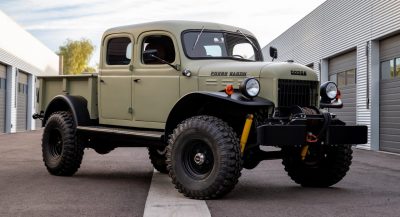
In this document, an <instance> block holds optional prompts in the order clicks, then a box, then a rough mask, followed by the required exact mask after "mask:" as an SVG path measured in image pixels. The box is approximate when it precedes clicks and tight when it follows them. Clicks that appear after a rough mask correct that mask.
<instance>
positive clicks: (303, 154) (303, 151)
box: [300, 145, 308, 160]
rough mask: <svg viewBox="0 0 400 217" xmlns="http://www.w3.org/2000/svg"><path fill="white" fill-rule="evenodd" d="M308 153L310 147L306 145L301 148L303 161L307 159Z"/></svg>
mask: <svg viewBox="0 0 400 217" xmlns="http://www.w3.org/2000/svg"><path fill="white" fill-rule="evenodd" d="M307 152H308V145H305V146H303V147H302V148H301V153H300V155H301V160H304V159H306V156H307Z"/></svg>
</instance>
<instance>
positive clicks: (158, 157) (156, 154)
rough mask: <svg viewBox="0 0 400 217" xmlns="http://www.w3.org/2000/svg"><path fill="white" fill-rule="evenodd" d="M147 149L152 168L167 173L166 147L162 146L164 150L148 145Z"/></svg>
mask: <svg viewBox="0 0 400 217" xmlns="http://www.w3.org/2000/svg"><path fill="white" fill-rule="evenodd" d="M148 150H149V158H150V161H151V164H153V167H154V169H156V170H157V171H159V172H160V173H164V174H168V169H167V162H166V160H167V157H166V156H165V154H166V148H164V150H160V149H157V148H152V147H149V148H148Z"/></svg>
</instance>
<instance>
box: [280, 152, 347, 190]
mask: <svg viewBox="0 0 400 217" xmlns="http://www.w3.org/2000/svg"><path fill="white" fill-rule="evenodd" d="M300 151H301V148H297V147H283V148H282V152H283V161H282V164H283V165H284V166H285V170H286V172H287V173H288V175H289V176H290V178H291V179H292V180H293V181H295V182H296V183H297V184H300V185H302V186H303V187H329V186H332V185H334V184H336V183H338V182H339V181H340V180H342V179H343V177H344V176H345V175H346V173H347V171H349V169H350V165H351V160H352V153H353V151H352V149H351V145H338V146H321V145H315V146H310V149H309V154H308V155H307V156H306V158H305V159H304V160H302V159H301V156H300Z"/></svg>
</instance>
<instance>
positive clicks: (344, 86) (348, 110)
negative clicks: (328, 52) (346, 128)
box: [328, 50, 357, 125]
mask: <svg viewBox="0 0 400 217" xmlns="http://www.w3.org/2000/svg"><path fill="white" fill-rule="evenodd" d="M328 70H329V80H330V81H334V82H336V84H338V87H339V90H340V92H341V94H342V102H343V108H341V109H329V111H331V112H333V113H335V114H337V116H338V117H339V119H341V120H342V121H344V122H346V123H347V124H349V125H351V124H356V95H357V94H356V72H357V53H356V51H355V50H354V51H351V52H348V53H345V54H343V55H340V56H337V57H334V58H331V59H330V60H329V69H328Z"/></svg>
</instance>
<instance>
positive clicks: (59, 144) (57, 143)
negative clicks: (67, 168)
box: [49, 129, 63, 158]
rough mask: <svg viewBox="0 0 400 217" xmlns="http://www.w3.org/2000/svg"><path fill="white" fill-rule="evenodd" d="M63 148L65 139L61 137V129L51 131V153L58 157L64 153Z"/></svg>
mask: <svg viewBox="0 0 400 217" xmlns="http://www.w3.org/2000/svg"><path fill="white" fill-rule="evenodd" d="M62 149H63V141H62V137H61V133H60V131H58V130H56V129H54V130H52V131H51V133H50V138H49V152H50V155H51V156H52V157H54V158H58V157H60V156H61V154H62Z"/></svg>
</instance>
